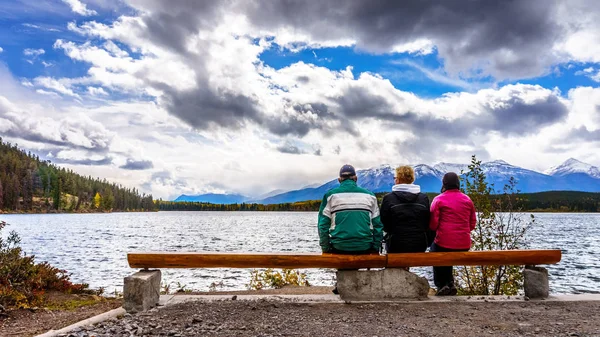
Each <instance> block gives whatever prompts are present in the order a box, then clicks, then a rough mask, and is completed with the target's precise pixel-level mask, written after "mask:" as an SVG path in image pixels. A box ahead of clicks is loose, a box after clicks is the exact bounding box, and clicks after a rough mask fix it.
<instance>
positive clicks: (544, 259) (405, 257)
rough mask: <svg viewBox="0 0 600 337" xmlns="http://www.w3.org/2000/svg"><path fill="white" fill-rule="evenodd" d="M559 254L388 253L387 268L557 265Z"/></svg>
mask: <svg viewBox="0 0 600 337" xmlns="http://www.w3.org/2000/svg"><path fill="white" fill-rule="evenodd" d="M561 255H562V254H561V251H560V250H558V249H556V250H554V249H553V250H550V249H548V250H493V251H471V252H443V253H442V252H434V253H405V254H388V258H387V264H386V266H387V267H388V268H395V267H428V266H434V267H438V266H524V265H536V264H554V263H558V262H559V261H560V259H561Z"/></svg>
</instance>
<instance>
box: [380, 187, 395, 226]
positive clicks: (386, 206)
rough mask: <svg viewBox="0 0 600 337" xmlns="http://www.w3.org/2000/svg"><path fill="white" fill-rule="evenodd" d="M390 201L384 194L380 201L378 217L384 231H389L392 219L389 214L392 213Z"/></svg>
mask: <svg viewBox="0 0 600 337" xmlns="http://www.w3.org/2000/svg"><path fill="white" fill-rule="evenodd" d="M390 212H391V210H390V202H389V198H388V196H387V195H386V196H384V197H383V200H382V201H381V208H380V214H379V216H380V219H381V223H382V224H383V230H384V231H385V232H386V233H389V232H390V229H391V228H390V225H391V224H392V219H391V216H392V214H391V213H390Z"/></svg>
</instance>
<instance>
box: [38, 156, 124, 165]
mask: <svg viewBox="0 0 600 337" xmlns="http://www.w3.org/2000/svg"><path fill="white" fill-rule="evenodd" d="M50 160H51V161H52V162H53V163H55V164H71V165H86V166H105V165H110V164H112V160H113V159H112V158H111V157H104V158H102V159H96V160H95V159H67V158H50Z"/></svg>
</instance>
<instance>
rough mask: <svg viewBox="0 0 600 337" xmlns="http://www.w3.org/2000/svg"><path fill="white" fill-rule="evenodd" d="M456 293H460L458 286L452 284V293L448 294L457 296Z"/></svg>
mask: <svg viewBox="0 0 600 337" xmlns="http://www.w3.org/2000/svg"><path fill="white" fill-rule="evenodd" d="M456 294H458V289H456V287H455V286H454V285H452V286H451V287H450V293H449V294H448V295H450V296H456Z"/></svg>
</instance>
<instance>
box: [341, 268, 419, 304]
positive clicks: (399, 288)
mask: <svg viewBox="0 0 600 337" xmlns="http://www.w3.org/2000/svg"><path fill="white" fill-rule="evenodd" d="M337 289H338V292H339V293H340V298H341V299H343V300H345V301H390V300H403V299H421V298H423V299H424V298H427V294H428V293H429V282H427V279H426V278H424V277H420V276H417V275H415V274H413V273H411V272H409V271H406V270H404V269H400V268H386V269H383V270H338V271H337Z"/></svg>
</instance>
